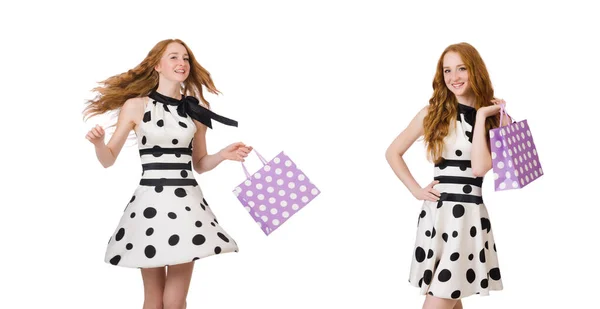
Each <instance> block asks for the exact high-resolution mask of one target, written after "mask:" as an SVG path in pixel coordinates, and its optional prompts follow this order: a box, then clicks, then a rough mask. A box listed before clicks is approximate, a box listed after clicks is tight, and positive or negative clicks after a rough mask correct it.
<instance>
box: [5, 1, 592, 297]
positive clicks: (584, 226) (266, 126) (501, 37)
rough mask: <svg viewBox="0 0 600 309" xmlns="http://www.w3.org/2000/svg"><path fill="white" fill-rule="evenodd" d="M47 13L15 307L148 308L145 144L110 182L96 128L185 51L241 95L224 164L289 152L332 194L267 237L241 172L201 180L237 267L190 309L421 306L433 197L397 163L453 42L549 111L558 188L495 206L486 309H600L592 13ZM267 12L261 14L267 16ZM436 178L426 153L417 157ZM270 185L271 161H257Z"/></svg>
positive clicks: (18, 173) (127, 151)
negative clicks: (162, 48) (131, 205)
mask: <svg viewBox="0 0 600 309" xmlns="http://www.w3.org/2000/svg"><path fill="white" fill-rule="evenodd" d="M130 2H131V1H101V2H100V1H96V2H91V1H90V2H88V1H81V2H79V3H73V4H71V3H66V2H63V1H28V2H20V3H19V4H18V5H17V6H15V4H14V2H13V3H12V4H2V5H1V6H2V7H1V11H2V18H0V26H1V27H0V28H1V29H2V32H1V33H2V34H1V36H2V43H3V44H2V45H3V47H2V48H1V49H0V56H1V57H0V59H1V61H2V65H1V66H0V67H1V69H2V70H1V74H0V78H1V79H2V82H1V84H0V85H1V86H2V97H3V99H2V100H1V102H2V105H3V108H2V112H1V115H2V116H1V117H2V120H1V121H0V126H1V127H0V129H1V131H0V134H1V146H0V147H1V148H2V151H0V156H1V157H0V159H1V162H2V169H1V175H2V179H3V181H2V182H3V184H2V186H1V188H2V189H1V192H2V194H1V195H0V203H1V207H2V208H1V209H2V213H1V214H0V232H1V233H0V237H1V242H0V252H1V253H0V264H1V265H2V266H3V269H2V273H1V275H0V277H1V278H2V279H1V280H0V282H1V283H0V285H2V289H1V290H0V295H1V298H2V305H0V306H1V307H2V308H141V307H142V297H143V290H142V281H141V276H140V274H139V270H135V269H127V268H120V267H114V266H112V265H109V264H106V263H104V261H103V258H104V250H105V248H106V247H105V246H106V243H107V241H108V238H109V237H110V235H111V234H112V233H113V231H114V228H115V227H116V225H117V223H118V221H119V219H120V216H121V214H122V211H123V209H124V207H125V205H126V203H127V202H128V201H129V199H130V197H131V194H132V192H133V191H134V189H135V188H136V186H137V183H138V181H139V175H140V171H141V167H140V162H139V155H138V152H137V145H135V144H130V145H128V146H126V147H125V148H124V150H123V151H122V153H121V155H120V156H119V158H118V161H117V162H116V164H115V165H114V166H113V167H111V168H110V169H103V168H102V167H101V165H100V164H99V163H98V162H97V160H96V158H95V154H94V150H93V146H92V145H91V144H90V143H89V142H88V141H87V140H85V138H84V135H85V133H86V131H87V130H88V129H89V128H90V127H91V126H93V125H94V124H95V123H97V122H99V121H100V119H98V120H91V121H88V122H83V121H82V116H81V111H82V109H83V106H84V105H83V103H84V101H85V99H87V98H90V97H91V95H92V94H91V92H90V90H91V89H92V88H93V87H94V86H96V82H98V81H101V80H103V79H105V78H107V77H109V76H112V75H114V74H117V73H121V72H123V71H126V70H128V69H131V68H133V67H134V66H135V65H137V64H138V63H139V62H141V61H142V59H143V58H144V57H145V56H146V54H147V53H148V51H149V50H150V49H151V48H152V46H153V45H154V44H155V43H157V42H158V41H160V40H163V39H166V38H180V39H183V40H184V41H185V42H186V43H187V44H188V45H189V46H190V48H191V49H192V51H193V52H194V53H195V55H196V57H197V58H198V59H199V61H200V63H201V64H202V65H203V66H205V67H206V68H207V69H208V70H209V71H210V72H211V74H212V76H213V78H214V81H215V83H216V85H217V87H218V88H219V89H220V90H221V91H222V92H223V95H222V96H213V95H210V96H207V98H208V100H209V101H210V102H211V104H212V106H213V110H214V111H216V112H217V113H220V114H222V115H225V116H228V117H231V118H233V119H236V120H238V121H239V122H240V126H239V128H231V127H226V126H223V125H220V124H216V125H215V128H214V130H211V131H209V133H208V136H207V139H208V147H209V152H211V153H213V152H215V151H218V150H219V149H220V148H221V147H224V146H226V145H227V144H229V143H232V142H235V141H244V142H246V143H247V144H249V145H252V146H254V147H255V148H256V149H257V150H259V152H261V153H262V154H263V155H264V156H265V157H267V159H270V158H272V157H273V156H274V155H276V154H277V153H278V152H279V151H281V150H284V151H285V152H286V153H287V154H288V155H289V156H290V157H291V158H292V159H293V160H294V161H295V162H296V163H297V164H298V166H299V167H300V168H301V169H303V170H304V172H305V173H306V174H307V175H308V176H309V177H310V179H311V180H312V181H313V182H314V183H315V184H316V185H317V186H318V187H319V189H320V190H321V191H322V194H321V195H320V196H319V197H317V199H315V200H314V201H313V202H312V203H310V204H309V205H308V206H307V207H306V208H304V209H303V210H302V211H300V212H299V213H298V214H297V215H296V216H294V217H292V219H290V220H289V221H288V222H287V223H285V225H283V226H282V227H281V228H280V229H279V230H277V231H275V232H274V233H273V234H272V235H270V236H268V237H266V236H265V235H264V234H263V233H262V231H260V230H259V228H258V227H257V226H256V225H255V223H254V221H253V220H252V219H251V218H250V216H249V215H248V214H247V213H246V211H245V210H244V208H243V207H242V206H241V205H240V204H239V202H238V201H237V199H236V198H235V196H234V195H233V193H232V192H231V191H232V190H233V188H234V187H235V186H237V185H238V184H239V183H240V182H242V181H243V180H244V174H243V171H242V168H241V166H240V165H239V163H236V162H225V163H223V164H222V165H220V166H219V167H217V168H216V169H215V170H213V171H211V172H209V173H207V174H203V175H196V177H197V179H198V180H199V182H200V184H201V186H202V188H203V191H204V192H205V194H206V195H207V198H208V199H209V201H210V203H211V207H212V209H213V211H214V212H215V213H216V215H217V218H218V219H219V222H220V223H221V225H222V226H223V227H224V228H225V229H226V230H227V231H228V232H229V233H230V234H231V235H232V236H233V237H234V238H235V239H236V241H237V242H238V244H239V246H240V252H239V253H237V254H233V253H232V254H227V255H222V256H219V257H210V258H206V259H203V260H200V261H198V262H197V263H196V266H195V269H194V277H193V280H192V284H191V287H190V293H189V297H188V304H189V306H188V308H242V307H243V308H262V309H267V308H349V307H352V308H420V307H421V304H422V301H423V296H420V295H419V294H418V289H416V288H413V287H412V286H410V285H409V283H408V272H409V267H410V261H411V258H412V257H413V255H414V247H413V245H414V238H415V232H416V223H417V216H418V214H419V212H420V207H421V202H420V201H417V200H415V199H414V198H413V197H412V196H411V195H410V193H409V192H408V191H407V190H406V188H405V187H404V186H403V185H402V184H401V182H400V181H399V180H398V179H397V178H396V177H395V175H394V174H393V172H392V171H391V169H390V168H389V167H388V165H387V162H386V161H385V157H384V152H385V149H386V148H387V146H388V145H389V143H390V142H391V141H392V140H393V139H394V138H395V136H396V135H397V134H398V133H400V131H401V130H403V129H404V127H405V126H406V125H407V124H408V122H409V121H410V120H411V119H412V117H413V116H414V115H415V114H416V113H417V112H418V111H419V109H420V108H422V107H423V106H424V105H426V104H427V102H428V100H429V98H430V96H431V93H432V89H431V82H432V78H433V74H434V72H435V65H436V62H437V60H438V58H439V56H440V54H441V52H442V51H443V49H444V48H445V47H446V46H447V45H449V44H452V43H457V42H462V41H465V42H469V43H471V44H472V45H474V46H475V47H476V48H477V49H478V50H479V52H480V53H481V55H482V57H483V59H484V61H485V62H486V64H487V67H488V69H489V72H490V74H491V77H492V82H493V85H494V88H495V91H496V95H497V97H500V98H504V99H505V100H506V101H507V110H508V112H509V114H511V116H513V117H514V118H515V119H517V120H522V119H527V120H528V121H529V124H530V126H531V130H532V133H533V136H534V140H535V143H536V146H537V149H538V151H539V154H540V160H541V163H542V166H543V168H544V172H545V175H544V176H543V177H542V178H540V179H538V180H536V181H535V182H533V183H532V184H531V185H529V186H528V187H526V188H525V189H522V190H512V191H505V192H494V190H493V183H492V176H491V173H490V174H488V175H487V177H486V180H485V182H484V189H483V191H484V193H483V194H484V198H485V200H486V204H487V207H488V210H489V212H490V217H491V221H492V226H493V229H494V236H495V238H496V241H497V243H498V252H499V259H500V268H501V272H502V279H503V282H504V286H505V289H504V290H503V291H501V292H495V293H494V292H492V294H491V296H488V297H481V296H478V295H476V296H471V297H468V298H466V299H465V300H464V304H465V307H466V308H482V307H485V308H549V307H550V306H553V307H554V306H557V307H559V308H575V307H581V306H585V305H588V306H589V305H592V306H593V305H595V304H596V303H597V301H596V300H597V297H594V296H595V293H596V292H597V291H598V289H599V288H600V284H599V283H598V280H599V279H598V278H599V275H600V274H599V272H598V267H597V263H598V259H597V257H598V255H597V254H596V253H594V252H597V251H595V250H597V248H596V245H597V244H598V236H597V235H598V228H597V226H598V220H597V219H598V215H599V214H600V212H599V211H598V207H599V206H600V203H599V202H598V189H597V180H596V178H595V177H596V176H597V175H598V163H597V159H596V156H597V153H596V152H595V151H594V150H592V149H593V147H594V146H595V144H596V143H597V141H598V136H597V127H598V126H597V122H598V114H599V112H600V109H599V107H598V103H600V102H599V100H598V84H599V81H600V80H599V77H598V72H600V62H599V61H598V55H599V54H600V48H599V47H598V36H597V34H598V32H597V31H598V30H597V29H600V20H599V19H598V18H597V10H595V9H592V8H591V7H590V6H589V5H587V4H585V5H584V4H582V3H584V2H583V1H563V2H556V3H553V2H548V1H538V2H534V1H530V2H524V1H523V2H521V1H519V2H520V3H518V4H517V1H515V2H509V1H498V2H497V4H491V3H489V1H485V2H483V1H481V2H480V1H422V2H418V1H411V2H409V3H410V4H400V2H399V1H373V0H370V1H361V2H359V1H339V2H334V1H294V2H292V1H243V2H242V1H239V2H238V3H234V2H232V1H218V2H217V1H211V2H208V1H189V2H178V1H160V2H151V1H144V2H143V3H136V4H130ZM250 2H251V3H250ZM405 159H406V161H407V162H408V164H409V167H410V169H411V171H412V173H413V174H414V175H415V177H416V178H417V180H418V181H419V182H420V183H421V184H422V185H426V184H427V183H429V182H430V181H431V179H432V177H433V168H432V165H431V163H429V162H427V161H426V159H425V152H424V148H423V144H422V143H421V142H419V143H416V144H415V145H414V146H413V147H412V148H411V149H410V150H409V151H408V153H407V154H406V156H405ZM247 166H248V168H249V169H250V170H251V171H254V170H256V169H258V168H259V167H260V166H261V165H260V163H259V161H258V159H257V158H256V157H255V156H251V157H250V159H249V160H248V165H247Z"/></svg>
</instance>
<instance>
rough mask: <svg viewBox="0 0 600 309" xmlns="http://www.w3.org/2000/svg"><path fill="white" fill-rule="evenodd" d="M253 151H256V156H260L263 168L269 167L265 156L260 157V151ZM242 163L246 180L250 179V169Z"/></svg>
mask: <svg viewBox="0 0 600 309" xmlns="http://www.w3.org/2000/svg"><path fill="white" fill-rule="evenodd" d="M252 151H254V152H255V153H256V155H257V156H258V158H259V159H260V162H262V164H263V166H265V165H267V160H265V158H264V157H263V156H261V155H260V153H259V152H258V151H256V149H252ZM241 163H242V167H243V168H244V173H245V174H246V178H250V177H251V176H250V173H248V169H247V168H246V165H245V164H244V162H241Z"/></svg>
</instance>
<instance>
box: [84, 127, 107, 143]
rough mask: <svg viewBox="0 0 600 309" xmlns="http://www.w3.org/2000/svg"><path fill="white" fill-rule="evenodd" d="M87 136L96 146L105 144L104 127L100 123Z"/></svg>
mask: <svg viewBox="0 0 600 309" xmlns="http://www.w3.org/2000/svg"><path fill="white" fill-rule="evenodd" d="M85 138H86V139H87V140H88V141H90V143H92V144H94V146H97V145H99V144H100V143H102V144H104V129H102V127H101V126H100V125H96V126H95V127H93V128H92V129H91V130H90V131H89V132H88V133H87V134H86V135H85Z"/></svg>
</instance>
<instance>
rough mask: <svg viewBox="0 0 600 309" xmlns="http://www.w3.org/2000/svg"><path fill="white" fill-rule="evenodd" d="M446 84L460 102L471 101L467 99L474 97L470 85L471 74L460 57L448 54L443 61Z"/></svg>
mask: <svg viewBox="0 0 600 309" xmlns="http://www.w3.org/2000/svg"><path fill="white" fill-rule="evenodd" d="M443 70H444V82H445V83H446V87H448V89H450V91H451V92H452V93H454V95H455V96H456V98H457V100H458V101H459V102H462V103H464V102H465V101H470V100H469V99H467V97H472V96H473V90H472V89H471V85H470V83H469V72H468V71H467V66H466V65H465V64H464V62H463V60H462V58H461V57H460V55H459V54H458V53H456V52H452V51H451V52H448V53H446V55H444V60H443Z"/></svg>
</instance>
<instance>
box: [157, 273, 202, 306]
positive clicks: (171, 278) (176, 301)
mask: <svg viewBox="0 0 600 309" xmlns="http://www.w3.org/2000/svg"><path fill="white" fill-rule="evenodd" d="M193 270H194V262H189V263H185V264H179V265H173V266H169V270H168V273H167V282H166V285H165V291H164V294H163V304H164V309H185V308H186V307H187V304H186V298H187V294H188V289H189V287H190V282H191V280H192V271H193Z"/></svg>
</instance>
